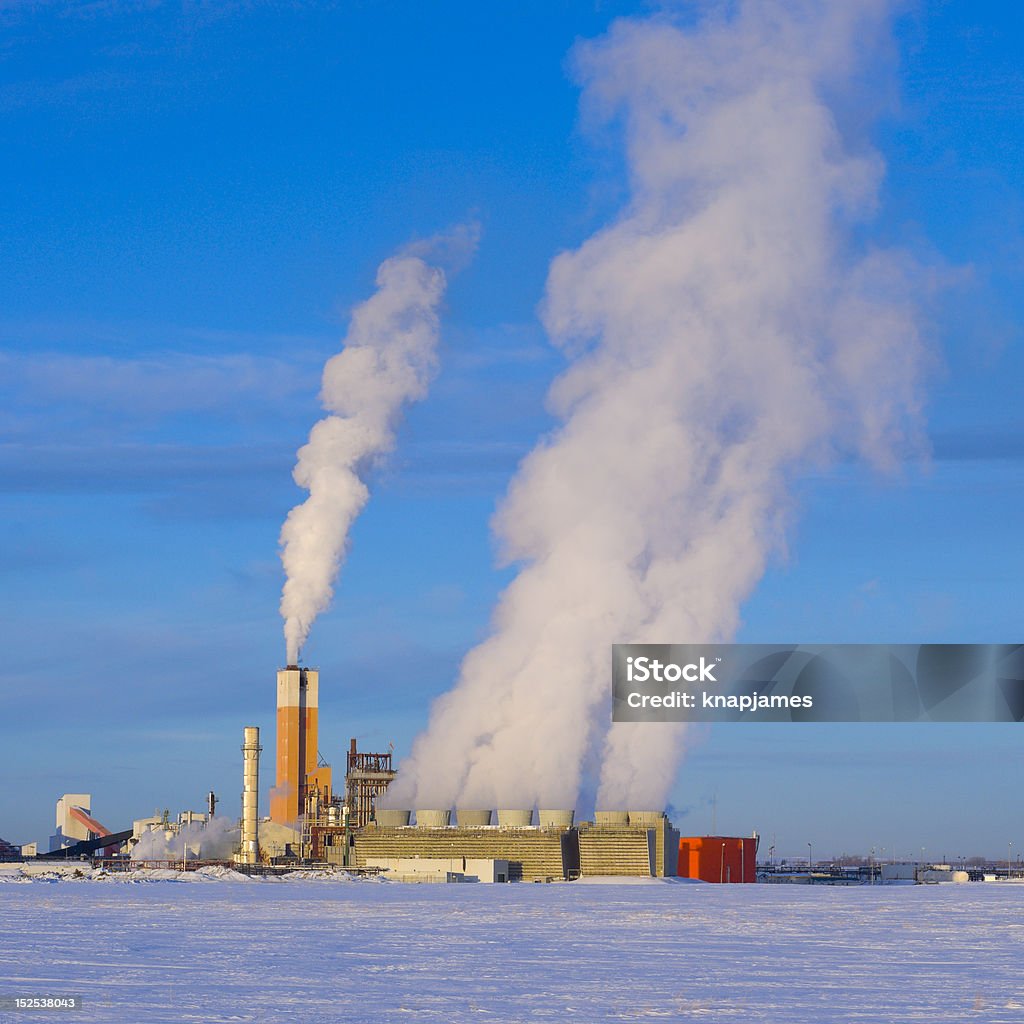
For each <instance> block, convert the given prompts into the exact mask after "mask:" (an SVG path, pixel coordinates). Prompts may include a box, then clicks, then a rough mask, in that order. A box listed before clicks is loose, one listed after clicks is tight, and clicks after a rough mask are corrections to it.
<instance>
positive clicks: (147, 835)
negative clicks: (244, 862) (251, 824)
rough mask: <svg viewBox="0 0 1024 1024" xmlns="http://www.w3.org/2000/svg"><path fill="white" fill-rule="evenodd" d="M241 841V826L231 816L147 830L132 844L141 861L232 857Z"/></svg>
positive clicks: (138, 859)
mask: <svg viewBox="0 0 1024 1024" xmlns="http://www.w3.org/2000/svg"><path fill="white" fill-rule="evenodd" d="M240 842H241V838H240V832H239V829H238V825H237V823H236V822H235V821H233V820H232V819H230V818H212V819H211V820H210V821H209V822H202V821H193V822H191V823H190V824H188V825H185V826H184V827H183V828H181V829H179V830H178V831H177V832H172V833H170V834H168V833H167V832H165V831H164V829H162V828H154V829H150V830H149V831H148V832H144V833H143V834H142V835H141V836H140V837H139V841H138V842H137V843H136V844H135V846H133V847H132V852H131V859H132V860H136V861H141V860H169V861H180V860H183V859H184V860H230V859H231V856H232V854H234V853H236V852H237V851H238V847H239V843H240Z"/></svg>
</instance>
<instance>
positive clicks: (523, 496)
mask: <svg viewBox="0 0 1024 1024" xmlns="http://www.w3.org/2000/svg"><path fill="white" fill-rule="evenodd" d="M886 31H887V29H886V11H885V5H884V4H882V3H871V2H868V3H861V4H856V5H853V4H817V3H806V4H801V3H793V2H791V0H786V2H767V3H750V2H748V3H739V4H738V5H728V6H727V7H726V6H724V5H723V8H722V9H718V10H717V11H715V12H712V13H710V14H708V15H707V16H706V17H705V18H704V20H703V21H701V22H700V23H699V24H698V25H697V26H696V27H695V28H684V27H681V26H680V25H679V24H677V23H675V22H673V21H672V20H671V18H669V17H665V16H660V17H658V18H655V19H651V20H648V21H620V22H618V23H616V24H615V25H614V26H613V28H612V29H611V31H610V32H609V33H608V34H607V36H606V37H604V38H603V39H601V40H599V41H598V42H596V43H593V44H590V45H586V46H584V47H582V48H581V49H580V50H579V51H578V53H577V70H578V76H579V78H580V79H581V81H582V83H583V85H584V105H585V109H586V110H587V111H588V112H590V113H591V114H593V115H594V116H596V117H604V118H606V119H608V120H613V121H614V123H615V124H616V125H617V126H618V125H621V127H622V129H623V131H624V134H625V143H626V152H625V156H626V163H627V167H628V171H629V180H630V198H629V202H628V204H627V205H626V207H625V208H624V209H623V211H622V213H621V215H620V216H619V218H618V219H617V220H616V221H615V222H614V223H612V224H611V225H610V226H608V227H606V228H605V229H604V230H601V231H599V232H598V233H597V234H595V235H594V236H593V237H591V238H590V239H589V240H588V241H586V242H585V243H584V244H583V245H582V246H581V247H580V248H579V249H577V250H576V251H574V252H567V253H563V254H562V255H560V256H558V258H557V259H555V260H554V262H553V264H552V266H551V270H550V276H549V279H548V286H547V297H546V301H545V306H544V320H545V325H546V327H547V330H548V332H549V334H550V336H551V338H552V339H553V341H554V343H555V344H556V345H558V346H559V347H560V348H562V349H563V350H564V352H565V353H566V354H567V356H568V357H569V358H570V365H569V367H568V369H567V370H566V371H565V372H564V373H563V374H562V376H561V377H560V378H559V379H558V380H557V381H556V382H555V384H554V385H553V387H552V389H551V392H550V396H549V402H550V408H551V410H552V412H553V414H554V415H555V416H556V417H557V419H558V421H559V426H558V428H557V429H556V431H555V432H554V433H553V434H552V435H551V436H550V437H549V438H546V439H545V440H543V441H541V442H540V443H539V444H538V445H537V447H536V448H535V449H534V450H533V452H532V453H531V454H530V455H529V456H528V457H527V458H526V459H525V460H524V462H523V463H522V465H521V467H520V469H519V471H518V473H517V475H516V477H515V478H514V480H513V481H512V484H511V486H510V489H509V492H508V494H507V496H506V498H505V500H504V503H503V505H502V507H501V508H500V510H499V512H498V514H497V516H496V519H495V523H494V528H495V531H496V533H497V535H498V537H499V538H500V540H501V542H502V545H503V548H504V552H505V556H506V558H507V559H508V560H510V561H514V562H517V563H520V564H521V566H522V567H521V570H520V572H519V574H518V576H517V577H516V578H515V580H514V581H513V582H512V584H511V585H510V586H509V587H508V589H507V590H506V591H505V592H504V594H503V595H502V597H501V599H500V602H499V604H498V607H497V609H496V611H495V614H494V619H493V634H492V635H491V636H490V637H489V639H487V640H486V641H485V642H484V643H482V644H481V645H480V646H478V647H477V648H476V649H474V650H473V651H471V652H470V653H469V654H468V655H467V657H466V658H465V661H464V662H463V665H462V669H461V674H460V678H459V680H458V683H457V685H456V687H455V688H454V690H453V691H452V692H450V693H448V694H447V695H445V696H443V697H442V698H440V699H439V700H438V701H437V702H436V704H435V706H434V709H433V712H432V715H431V719H430V723H429V726H428V728H427V730H426V731H425V733H424V734H423V735H421V736H420V738H419V739H418V740H417V742H416V743H415V745H414V748H413V751H412V754H411V756H410V758H409V759H407V761H406V762H405V763H404V764H403V766H402V774H400V776H399V779H398V780H397V782H396V784H395V786H394V787H393V792H392V793H389V796H390V797H391V801H392V802H394V803H397V804H399V805H405V806H409V805H412V806H427V807H434V806H447V805H450V804H451V803H456V804H462V805H463V806H483V807H487V806H494V805H496V804H497V805H498V806H526V805H529V804H532V803H534V802H540V803H542V804H543V805H545V806H564V807H569V806H573V805H574V803H575V802H576V801H577V800H578V799H579V798H580V795H581V790H583V789H585V788H586V787H588V786H592V785H593V784H594V781H595V778H594V777H595V776H597V779H596V781H597V783H598V790H597V799H598V804H599V806H606V807H613V808H616V807H617V808H622V807H645V808H659V807H663V806H664V802H665V799H666V797H667V795H668V791H669V788H670V786H671V784H672V782H673V779H674V774H675V770H676V764H677V758H678V756H679V752H680V750H681V736H680V731H681V730H680V729H677V728H675V727H672V726H668V725H662V726H652V725H638V726H632V727H626V726H615V727H613V728H609V718H610V715H609V709H610V661H611V658H610V653H611V652H610V649H609V648H610V644H611V643H613V642H616V641H618V642H662V643H670V642H678V643H683V642H712V641H721V640H728V639H729V638H731V636H732V635H733V634H734V631H735V630H736V628H737V626H738V624H739V607H740V605H741V602H742V601H743V600H744V599H745V598H746V596H747V595H748V594H749V593H750V591H751V590H752V588H753V587H754V586H755V584H756V583H757V581H758V579H759V578H760V577H761V575H762V573H763V572H764V569H765V565H766V560H767V559H768V557H769V556H770V555H771V553H772V552H773V551H774V550H778V549H779V548H780V546H781V545H782V543H783V539H784V529H785V526H786V523H787V517H788V514H789V511H790V504H791V503H790V499H789V497H788V494H787V485H788V483H789V481H790V480H791V478H792V477H793V475H794V474H795V473H797V472H799V471H800V470H801V469H805V468H806V467H807V466H809V465H814V464H820V463H821V462H822V461H824V460H826V459H827V458H828V457H829V456H831V455H834V454H836V452H837V451H838V452H841V453H842V454H844V455H848V454H851V453H859V454H860V455H861V456H862V457H864V458H865V459H867V460H869V461H871V462H873V463H875V464H878V465H880V466H883V467H884V466H888V465H891V464H892V463H893V462H894V461H895V460H896V459H897V458H898V457H899V455H900V454H902V453H903V451H904V450H906V449H907V448H908V447H909V446H913V445H915V444H917V443H918V433H919V429H918V424H917V420H918V410H919V403H918V378H919V375H920V363H921V359H922V347H921V344H920V341H919V338H918V334H917V331H916V328H915V318H914V312H913V309H912V306H911V303H910V301H909V299H908V298H907V296H908V295H909V292H910V290H911V287H910V285H911V282H910V281H909V276H910V275H911V274H912V273H913V268H912V267H910V266H909V265H908V263H907V262H906V261H905V260H904V259H902V258H901V257H900V256H898V255H897V254H893V253H886V252H880V251H866V247H865V246H864V245H863V244H861V245H859V246H858V244H857V241H856V236H855V232H854V230H853V229H854V227H855V226H856V223H857V221H858V219H863V218H864V217H865V216H866V215H868V214H870V213H871V211H872V208H873V205H874V203H875V200H876V191H877V187H878V183H879V180H880V177H881V161H880V159H879V157H878V156H877V154H875V153H873V152H870V151H866V152H865V151H863V148H862V151H860V152H859V153H856V154H855V153H854V152H851V150H852V148H853V147H852V146H851V145H850V143H849V140H847V139H844V137H843V134H842V133H841V132H840V130H839V128H838V127H837V123H836V119H835V116H834V114H833V112H832V108H831V107H830V105H829V103H830V102H837V101H838V102H841V101H842V100H843V99H844V97H845V96H849V94H850V92H851V90H852V89H853V86H852V85H851V83H852V82H853V80H854V75H855V72H857V70H858V68H857V60H858V59H859V58H860V57H861V56H862V55H863V54H864V52H865V50H869V49H870V46H869V44H870V41H871V40H872V39H878V38H879V37H884V36H885V33H886ZM826 97H828V98H829V101H828V102H827V101H826ZM836 109H838V107H837V108H836ZM590 792H591V795H593V791H592V790H591V791H590Z"/></svg>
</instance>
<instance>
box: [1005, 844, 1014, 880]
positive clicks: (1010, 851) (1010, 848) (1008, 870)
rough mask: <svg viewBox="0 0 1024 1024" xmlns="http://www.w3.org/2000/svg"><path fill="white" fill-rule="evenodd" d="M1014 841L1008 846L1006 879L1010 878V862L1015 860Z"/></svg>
mask: <svg viewBox="0 0 1024 1024" xmlns="http://www.w3.org/2000/svg"><path fill="white" fill-rule="evenodd" d="M1012 851H1013V843H1012V842H1011V843H1010V845H1009V846H1007V848H1006V880H1007V881H1009V880H1010V863H1011V861H1012V860H1013V852H1012Z"/></svg>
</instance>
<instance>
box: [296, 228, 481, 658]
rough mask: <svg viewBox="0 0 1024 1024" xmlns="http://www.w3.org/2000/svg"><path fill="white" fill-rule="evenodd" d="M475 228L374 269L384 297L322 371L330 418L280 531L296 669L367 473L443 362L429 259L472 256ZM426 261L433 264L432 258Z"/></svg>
mask: <svg viewBox="0 0 1024 1024" xmlns="http://www.w3.org/2000/svg"><path fill="white" fill-rule="evenodd" d="M476 240H477V229H476V227H475V225H470V226H463V227H459V228H456V229H455V230H453V231H452V232H450V233H448V234H447V235H444V236H438V237H436V238H433V239H428V240H426V241H423V242H420V243H417V244H416V245H415V247H412V246H411V247H410V248H409V249H408V250H405V251H403V252H401V253H399V254H398V255H396V256H393V257H392V258H391V259H387V260H385V261H384V262H383V263H382V264H381V265H380V267H379V268H378V269H377V291H376V293H375V294H374V295H373V296H372V297H371V298H369V299H367V301H366V302H364V303H362V304H361V305H359V306H357V307H356V308H355V310H354V311H353V313H352V319H351V323H350V325H349V330H348V334H347V335H346V337H345V340H344V343H343V346H344V347H343V348H342V351H341V352H339V353H338V355H336V356H333V357H332V358H331V359H330V360H328V362H327V365H326V366H325V367H324V375H323V384H322V388H321V392H320V401H321V403H322V404H323V407H324V409H326V410H327V412H328V413H329V415H328V416H325V417H324V418H323V419H322V420H320V422H319V423H317V424H316V425H315V426H314V427H313V429H312V431H311V432H310V435H309V442H308V443H307V444H305V445H304V446H303V447H302V448H300V449H299V455H298V462H297V464H296V466H295V470H294V472H293V474H292V475H293V476H294V478H295V482H296V483H297V484H298V485H299V486H300V487H303V488H305V489H306V490H307V491H309V497H308V498H307V499H306V500H305V501H304V502H303V503H302V504H301V505H297V506H296V507H295V508H293V509H292V510H291V512H289V513H288V518H287V519H286V520H285V523H284V526H283V527H282V528H281V537H280V543H281V561H282V563H283V565H284V571H285V577H286V578H285V584H284V590H283V593H282V596H281V615H282V617H283V618H284V620H285V621H284V635H285V643H286V647H287V658H288V664H289V665H295V664H297V663H298V659H299V653H300V651H301V649H302V645H303V644H304V643H305V641H306V638H307V637H308V636H309V631H310V628H311V627H312V625H313V621H314V619H316V617H317V616H318V615H319V614H320V613H321V612H322V611H324V609H326V608H327V606H328V605H329V604H330V602H331V598H332V596H333V594H334V589H333V588H334V580H335V578H336V577H337V575H338V570H339V568H340V566H341V562H342V560H343V559H344V557H345V552H346V547H347V542H348V534H349V529H350V528H351V526H352V523H353V521H354V520H355V518H356V516H358V515H359V513H360V512H361V511H362V509H363V506H364V505H365V504H366V502H367V500H368V498H369V490H368V488H367V485H366V474H367V470H368V469H369V468H370V467H371V465H372V463H373V461H374V460H375V459H376V458H379V457H380V456H382V455H384V454H385V453H387V452H389V451H390V450H391V449H392V448H393V447H394V444H395V429H396V426H397V423H398V419H399V417H400V415H401V412H402V409H403V407H404V406H405V405H406V404H407V403H409V402H412V401H415V400H417V399H421V398H423V397H424V396H425V395H426V393H427V387H428V385H429V382H430V378H431V376H432V374H433V371H434V368H435V364H436V354H435V350H436V347H437V341H438V307H439V306H440V304H441V299H442V297H443V296H444V292H445V285H446V281H445V274H444V271H443V270H441V269H440V267H437V266H433V265H431V264H430V263H428V262H427V261H426V260H427V259H428V258H432V254H433V253H435V252H436V253H437V254H438V255H439V256H440V257H441V258H443V259H445V260H446V261H450V260H452V259H453V258H455V259H465V258H468V256H470V255H472V250H473V249H474V248H475V246H476ZM425 257H426V258H425Z"/></svg>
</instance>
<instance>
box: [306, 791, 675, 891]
mask: <svg viewBox="0 0 1024 1024" xmlns="http://www.w3.org/2000/svg"><path fill="white" fill-rule="evenodd" d="M450 813H451V812H449V811H429V810H427V811H417V813H416V820H417V824H416V825H413V826H410V825H408V824H406V823H403V818H404V819H405V821H406V822H407V821H408V820H409V818H410V817H411V815H410V814H409V812H408V811H389V812H384V811H381V812H379V813H378V817H377V820H376V821H374V822H373V823H371V824H370V825H369V826H368V827H367V828H364V829H362V830H358V831H351V832H349V831H344V830H330V829H324V830H320V832H319V833H318V834H317V836H316V845H315V847H314V848H313V849H312V850H311V853H312V855H313V857H314V858H315V859H318V860H319V859H323V860H326V861H327V862H328V863H335V864H339V865H340V864H344V863H347V864H348V866H350V867H355V868H360V869H363V868H369V867H373V866H375V865H380V864H382V863H395V862H399V861H401V862H407V861H409V860H412V859H414V858H417V857H419V858H428V859H431V860H433V861H436V862H442V861H447V862H451V861H465V862H466V863H469V862H485V861H486V862H495V863H498V862H507V864H508V876H507V877H508V880H509V881H524V882H543V881H560V880H571V879H575V878H580V877H593V876H599V875H600V876H605V875H618V876H632V877H648V878H649V877H664V876H665V875H674V874H675V873H676V863H677V851H678V848H679V833H678V832H677V831H675V829H673V828H672V823H671V822H670V821H669V820H668V818H667V817H666V816H665V815H664V814H663V813H661V812H660V811H633V812H627V811H599V812H598V813H597V815H596V816H595V821H593V822H589V821H584V822H580V824H579V825H578V826H575V825H573V813H572V811H541V812H540V813H539V816H538V820H539V823H538V824H536V825H534V824H532V818H533V814H532V812H531V811H529V810H525V809H524V810H520V811H499V812H498V824H497V825H491V824H489V821H490V819H491V817H492V815H491V812H490V811H459V812H457V817H458V820H459V824H456V825H451V824H450V823H449V822H450ZM482 818H486V822H483V821H482V820H481V819H482ZM463 822H469V823H468V824H464V823H463ZM346 842H347V845H345V844H346Z"/></svg>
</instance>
